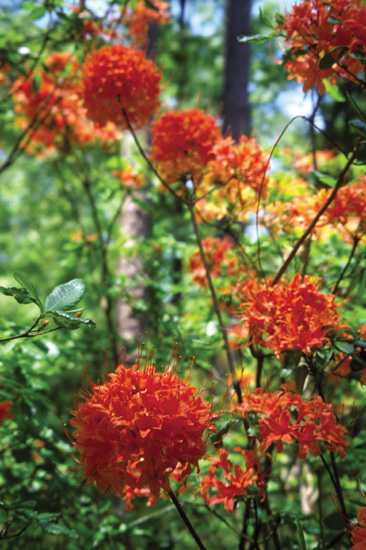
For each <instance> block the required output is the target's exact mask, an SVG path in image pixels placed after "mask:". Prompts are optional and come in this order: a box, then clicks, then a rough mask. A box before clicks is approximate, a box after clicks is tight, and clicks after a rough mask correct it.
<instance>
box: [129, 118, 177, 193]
mask: <svg viewBox="0 0 366 550" xmlns="http://www.w3.org/2000/svg"><path fill="white" fill-rule="evenodd" d="M122 113H123V116H124V118H125V121H126V124H127V126H128V129H129V130H130V132H131V135H132V137H133V140H134V142H135V144H136V146H137V149H138V150H139V152H140V155H141V156H142V158H143V159H144V160H145V162H146V163H147V165H148V166H149V168H150V170H151V171H152V172H153V173H154V174H155V176H156V177H157V178H158V180H159V181H160V183H161V184H162V185H163V186H164V187H165V189H166V190H167V191H169V193H171V194H172V195H174V196H175V197H176V198H177V199H178V200H180V201H181V202H184V203H185V204H187V201H186V200H184V198H183V197H181V196H180V195H178V193H176V192H175V191H174V190H173V189H172V188H171V186H170V185H168V184H167V182H166V181H165V180H164V178H162V177H161V175H160V174H159V172H158V171H157V170H156V168H155V166H154V165H153V163H152V162H151V160H150V159H149V157H148V156H147V154H146V153H145V151H144V150H143V148H142V146H141V143H140V142H139V140H138V137H137V135H136V132H135V130H134V129H133V127H132V125H131V122H130V120H129V118H128V115H127V113H126V110H125V109H122Z"/></svg>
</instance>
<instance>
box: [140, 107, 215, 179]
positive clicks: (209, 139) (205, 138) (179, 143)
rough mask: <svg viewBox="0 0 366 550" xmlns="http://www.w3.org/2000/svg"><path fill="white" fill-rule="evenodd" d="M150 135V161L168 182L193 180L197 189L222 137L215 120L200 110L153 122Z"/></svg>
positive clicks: (188, 110) (176, 114)
mask: <svg viewBox="0 0 366 550" xmlns="http://www.w3.org/2000/svg"><path fill="white" fill-rule="evenodd" d="M151 134H152V136H153V140H152V144H151V150H150V159H151V160H152V162H154V163H155V166H156V169H157V171H158V172H159V174H160V175H161V176H162V178H163V179H164V180H165V181H166V183H168V184H170V183H175V182H178V181H183V182H185V181H186V180H189V179H191V180H192V182H193V184H194V186H195V187H197V186H198V185H199V184H200V182H201V179H202V176H203V173H204V171H205V170H206V168H207V164H208V162H209V161H210V160H211V159H213V157H214V155H213V152H212V147H213V145H214V144H215V143H216V142H217V141H218V139H219V138H220V129H219V127H218V126H217V124H216V120H215V118H214V117H213V116H211V115H209V114H207V113H204V112H203V111H200V110H198V109H186V110H185V111H171V112H170V113H164V114H163V115H162V116H161V118H159V119H158V120H155V121H154V122H153V123H152V125H151Z"/></svg>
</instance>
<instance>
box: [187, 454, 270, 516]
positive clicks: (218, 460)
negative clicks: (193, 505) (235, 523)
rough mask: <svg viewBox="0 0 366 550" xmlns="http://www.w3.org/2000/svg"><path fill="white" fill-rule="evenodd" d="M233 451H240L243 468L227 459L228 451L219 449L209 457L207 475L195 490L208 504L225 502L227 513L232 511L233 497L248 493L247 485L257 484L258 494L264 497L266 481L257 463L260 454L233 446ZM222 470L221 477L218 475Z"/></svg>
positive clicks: (262, 498)
mask: <svg viewBox="0 0 366 550" xmlns="http://www.w3.org/2000/svg"><path fill="white" fill-rule="evenodd" d="M234 451H238V452H240V453H241V455H242V457H243V459H244V460H245V465H246V467H245V469H243V468H242V467H241V466H240V465H239V464H235V466H234V464H233V463H232V462H231V461H230V460H229V459H228V455H229V451H225V450H224V449H222V448H221V449H219V450H218V452H217V455H218V456H217V457H212V458H209V459H208V460H210V461H211V464H212V465H211V466H210V467H209V470H208V475H207V476H205V477H204V478H203V479H202V481H201V488H200V489H199V490H198V491H197V492H196V494H197V493H198V492H200V493H201V495H202V498H203V500H204V501H205V502H206V503H207V505H208V506H211V505H212V504H216V503H218V502H224V503H225V509H226V510H227V512H228V513H229V514H232V513H233V511H234V499H235V498H236V497H240V496H243V495H247V494H248V487H251V486H253V485H254V484H256V485H257V487H258V489H259V492H258V496H259V497H260V498H261V500H264V498H265V488H266V481H265V476H264V475H263V474H261V466H260V464H259V460H260V458H261V457H260V456H258V455H256V453H255V452H254V451H251V450H245V451H243V450H241V449H239V448H235V449H234ZM221 470H223V471H224V473H223V478H224V480H222V479H220V478H219V477H218V476H219V474H220V473H222V472H221ZM211 490H214V491H215V493H216V494H214V495H213V496H211V497H209V492H211Z"/></svg>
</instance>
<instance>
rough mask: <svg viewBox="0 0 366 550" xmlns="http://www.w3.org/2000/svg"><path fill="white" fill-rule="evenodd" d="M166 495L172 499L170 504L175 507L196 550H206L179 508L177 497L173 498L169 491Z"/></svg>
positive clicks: (173, 495)
mask: <svg viewBox="0 0 366 550" xmlns="http://www.w3.org/2000/svg"><path fill="white" fill-rule="evenodd" d="M168 495H169V496H170V498H171V499H172V502H173V504H174V506H175V507H176V509H177V511H178V514H179V515H180V517H181V518H182V520H183V522H184V524H185V526H186V527H187V529H188V531H189V532H190V533H191V535H192V537H193V538H194V540H195V541H196V544H197V546H198V548H200V550H206V548H205V546H204V545H203V543H202V541H201V539H200V538H199V536H198V535H197V533H196V531H195V529H194V527H193V525H192V524H191V522H190V521H189V519H188V516H187V515H186V513H185V511H184V510H183V508H182V507H181V505H180V502H179V500H178V499H177V497H176V496H175V494H174V493H173V492H172V491H171V492H169V493H168Z"/></svg>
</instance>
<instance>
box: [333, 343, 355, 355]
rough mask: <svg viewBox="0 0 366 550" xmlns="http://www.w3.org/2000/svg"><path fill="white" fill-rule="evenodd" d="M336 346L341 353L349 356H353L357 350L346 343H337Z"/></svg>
mask: <svg viewBox="0 0 366 550" xmlns="http://www.w3.org/2000/svg"><path fill="white" fill-rule="evenodd" d="M334 345H335V347H336V348H337V349H338V350H339V351H343V353H347V355H352V353H354V352H355V348H354V347H353V346H351V345H350V344H346V342H335V344H334Z"/></svg>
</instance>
